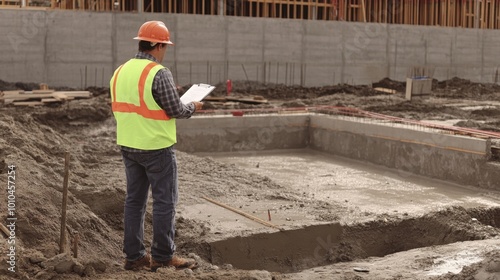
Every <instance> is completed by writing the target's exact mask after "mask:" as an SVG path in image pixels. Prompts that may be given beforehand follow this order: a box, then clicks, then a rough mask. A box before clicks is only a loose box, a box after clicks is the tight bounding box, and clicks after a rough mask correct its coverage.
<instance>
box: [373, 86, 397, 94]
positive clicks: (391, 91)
mask: <svg viewBox="0 0 500 280" xmlns="http://www.w3.org/2000/svg"><path fill="white" fill-rule="evenodd" d="M373 89H374V90H376V91H380V92H385V93H390V94H396V93H397V91H396V90H395V89H390V88H382V87H376V88H373Z"/></svg>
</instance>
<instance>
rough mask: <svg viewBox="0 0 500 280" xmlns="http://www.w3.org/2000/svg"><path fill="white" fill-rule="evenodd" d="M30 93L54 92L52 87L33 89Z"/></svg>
mask: <svg viewBox="0 0 500 280" xmlns="http://www.w3.org/2000/svg"><path fill="white" fill-rule="evenodd" d="M31 92H32V93H44V94H50V93H53V92H55V90H53V89H34V90H32V91H31Z"/></svg>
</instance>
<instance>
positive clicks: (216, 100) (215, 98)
mask: <svg viewBox="0 0 500 280" xmlns="http://www.w3.org/2000/svg"><path fill="white" fill-rule="evenodd" d="M226 100H227V99H226V97H205V98H203V101H215V102H220V101H226Z"/></svg>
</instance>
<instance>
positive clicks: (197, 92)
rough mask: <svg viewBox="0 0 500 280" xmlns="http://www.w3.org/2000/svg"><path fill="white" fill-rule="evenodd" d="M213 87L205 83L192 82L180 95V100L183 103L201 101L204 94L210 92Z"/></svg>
mask: <svg viewBox="0 0 500 280" xmlns="http://www.w3.org/2000/svg"><path fill="white" fill-rule="evenodd" d="M214 89H215V87H214V86H211V85H207V84H194V85H192V86H191V88H189V89H188V91H186V92H185V93H184V94H183V95H182V96H181V101H182V103H184V104H188V103H189V102H193V101H201V100H203V98H205V96H207V95H208V94H209V93H211V92H212V91H213V90H214Z"/></svg>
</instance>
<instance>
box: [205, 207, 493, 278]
mask: <svg viewBox="0 0 500 280" xmlns="http://www.w3.org/2000/svg"><path fill="white" fill-rule="evenodd" d="M449 214H450V213H446V212H440V213H433V214H430V215H426V216H423V217H419V218H410V219H406V220H397V221H372V222H369V223H364V224H355V225H340V224H339V223H333V224H324V225H313V226H308V227H304V228H301V229H295V230H287V231H278V232H274V233H259V234H254V235H250V236H243V237H241V236H239V237H233V238H229V239H225V240H221V241H216V242H212V243H210V251H211V261H212V262H213V263H214V264H219V265H220V264H225V263H231V264H232V265H233V266H235V267H237V268H240V269H248V270H252V269H264V270H268V271H274V272H282V273H291V272H297V271H302V270H305V269H309V268H314V267H320V266H326V265H329V264H332V263H337V262H346V261H352V260H354V259H364V258H369V257H383V256H386V255H389V254H393V253H397V252H401V251H407V250H411V249H415V248H422V247H429V246H436V245H445V244H450V243H455V242H461V241H469V240H482V239H485V238H488V236H485V235H484V230H483V229H484V228H485V227H488V226H489V227H494V226H495V225H499V224H500V208H493V209H488V210H485V211H483V212H482V213H481V218H479V219H478V222H477V223H476V225H475V226H474V227H472V228H471V229H470V230H467V231H464V230H463V227H462V226H457V224H460V223H464V222H465V221H463V220H462V221H460V219H456V217H455V218H454V217H453V216H451V215H449ZM476 214H477V213H476ZM454 219H455V220H454ZM465 223H466V222H465ZM497 228H498V226H497ZM479 229H481V230H479Z"/></svg>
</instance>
